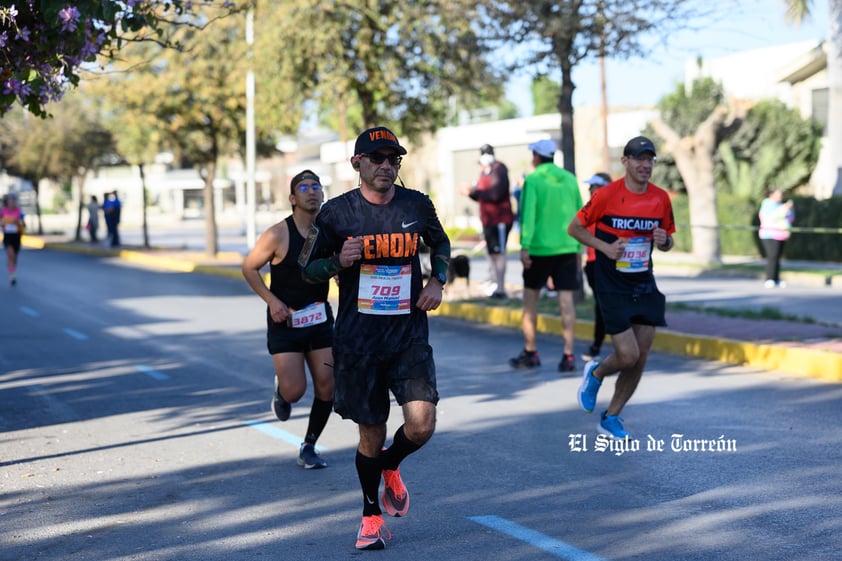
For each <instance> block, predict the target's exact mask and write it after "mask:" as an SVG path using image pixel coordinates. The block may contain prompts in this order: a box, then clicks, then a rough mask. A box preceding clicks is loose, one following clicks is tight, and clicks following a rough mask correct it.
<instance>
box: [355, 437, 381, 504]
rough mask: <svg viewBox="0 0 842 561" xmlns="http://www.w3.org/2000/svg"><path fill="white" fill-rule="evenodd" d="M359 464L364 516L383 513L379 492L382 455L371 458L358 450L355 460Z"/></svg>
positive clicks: (358, 471) (358, 472)
mask: <svg viewBox="0 0 842 561" xmlns="http://www.w3.org/2000/svg"><path fill="white" fill-rule="evenodd" d="M355 463H356V465H357V477H359V478H360V487H361V488H362V490H363V516H373V515H375V514H382V512H381V510H380V498H379V497H378V496H377V492H378V491H379V490H380V472H381V471H382V467H381V466H380V457H379V456H378V457H377V458H369V457H368V456H363V455H362V454H361V453H360V451H359V450H357V457H356V460H355Z"/></svg>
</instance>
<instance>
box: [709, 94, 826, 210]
mask: <svg viewBox="0 0 842 561" xmlns="http://www.w3.org/2000/svg"><path fill="white" fill-rule="evenodd" d="M820 150H821V130H820V128H819V126H818V125H817V124H816V123H814V122H812V121H811V120H809V119H803V118H802V117H801V115H800V113H799V112H798V111H797V110H795V109H789V108H787V107H786V106H785V105H784V104H783V103H782V102H780V101H778V100H768V101H762V102H760V103H758V104H757V105H756V106H754V107H752V108H751V109H749V111H748V113H747V115H746V118H745V120H744V121H743V123H742V125H740V128H739V129H738V130H737V131H736V132H735V133H734V134H733V135H731V136H730V137H729V138H728V139H727V140H726V141H725V142H723V143H722V144H720V145H719V154H718V159H717V179H718V181H717V184H718V186H719V190H720V191H724V192H730V193H733V194H735V195H738V196H740V197H743V198H746V199H752V200H754V201H757V202H759V201H760V200H761V199H762V198H763V196H764V191H765V190H766V189H768V188H778V189H781V190H783V191H784V192H791V191H793V190H794V189H796V188H797V187H800V186H802V185H804V184H805V183H806V182H807V181H808V180H809V179H810V175H811V174H812V173H813V170H814V169H815V167H816V162H817V161H818V158H819V152H820Z"/></svg>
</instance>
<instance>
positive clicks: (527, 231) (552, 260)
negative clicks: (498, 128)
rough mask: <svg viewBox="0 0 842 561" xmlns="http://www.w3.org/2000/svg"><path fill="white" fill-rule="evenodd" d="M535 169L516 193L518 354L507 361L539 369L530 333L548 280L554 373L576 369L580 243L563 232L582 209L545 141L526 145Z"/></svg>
mask: <svg viewBox="0 0 842 561" xmlns="http://www.w3.org/2000/svg"><path fill="white" fill-rule="evenodd" d="M529 149H530V150H531V151H532V165H533V166H535V170H534V171H533V172H532V173H531V174H529V175H528V176H526V180H525V181H524V185H523V192H522V193H521V201H520V213H521V227H520V247H521V250H520V260H521V263H522V264H523V318H522V327H523V350H522V351H521V353H520V354H519V355H518V356H516V357H515V358H512V359H510V360H509V364H510V365H511V366H512V367H514V368H537V367H538V366H540V365H541V359H540V358H539V357H538V348H537V343H536V340H535V333H536V330H537V322H538V297H539V295H540V293H541V289H542V288H543V287H544V286H546V285H547V280H548V279H552V288H553V289H554V290H556V291H557V293H558V305H559V309H560V311H561V321H562V324H563V332H564V356H563V357H562V359H561V362H559V364H558V369H559V371H560V372H572V371H574V370H576V359H575V357H574V354H573V342H574V328H575V325H576V309H575V307H574V303H573V293H574V291H576V290H578V289H579V285H580V282H581V280H580V277H581V275H580V274H579V270H580V253H581V245H579V242H578V241H576V240H575V239H574V238H573V237H571V236H570V235H569V234H568V233H567V225H568V224H569V223H570V221H571V220H572V219H573V217H574V216H575V215H576V213H577V212H578V211H579V209H580V208H582V193H581V192H580V191H579V183H578V181H577V180H576V177H575V176H574V175H573V174H572V173H570V172H568V171H566V170H564V169H562V168H560V167H559V166H557V165H556V164H555V163H554V162H553V158H554V156H555V153H556V150H557V148H556V144H555V142H553V141H552V140H550V139H544V140H539V141H538V142H535V143H534V144H530V145H529Z"/></svg>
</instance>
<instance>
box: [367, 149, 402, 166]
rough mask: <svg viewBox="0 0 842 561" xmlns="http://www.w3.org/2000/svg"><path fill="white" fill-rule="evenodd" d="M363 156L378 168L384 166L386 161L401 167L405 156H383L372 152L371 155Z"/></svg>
mask: <svg viewBox="0 0 842 561" xmlns="http://www.w3.org/2000/svg"><path fill="white" fill-rule="evenodd" d="M363 156H365V157H366V158H368V159H369V161H370V162H371V163H372V164H374V165H376V166H379V165H380V164H382V163H383V162H385V161H386V160H389V164H390V165H393V166H399V165H401V160H403V156H400V155H398V154H388V155H387V154H383V153H381V152H371V153H369V154H363Z"/></svg>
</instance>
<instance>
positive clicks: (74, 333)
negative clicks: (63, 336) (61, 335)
mask: <svg viewBox="0 0 842 561" xmlns="http://www.w3.org/2000/svg"><path fill="white" fill-rule="evenodd" d="M62 331H64V332H65V333H67V334H68V335H70V336H71V337H73V338H74V339H77V340H79V341H87V340H88V336H87V335H85V334H84V333H81V332H79V331H76V330H75V329H70V328H69V327H65V328H64V329H63V330H62Z"/></svg>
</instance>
